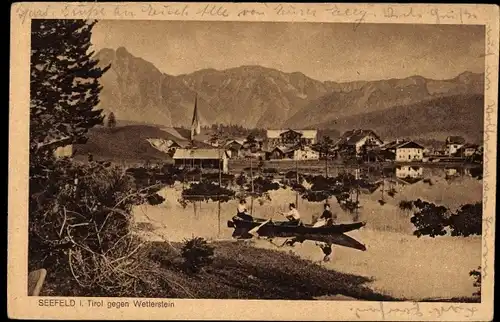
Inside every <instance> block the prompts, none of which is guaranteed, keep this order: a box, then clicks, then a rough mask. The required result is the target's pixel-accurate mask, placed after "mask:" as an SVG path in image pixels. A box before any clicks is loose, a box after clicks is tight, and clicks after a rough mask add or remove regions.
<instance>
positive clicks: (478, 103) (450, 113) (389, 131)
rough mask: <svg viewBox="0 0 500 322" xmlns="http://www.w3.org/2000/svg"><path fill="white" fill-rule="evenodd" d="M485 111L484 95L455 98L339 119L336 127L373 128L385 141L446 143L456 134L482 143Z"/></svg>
mask: <svg viewBox="0 0 500 322" xmlns="http://www.w3.org/2000/svg"><path fill="white" fill-rule="evenodd" d="M483 109H484V96H483V95H478V94H462V95H453V96H447V97H440V98H435V99H430V100H427V101H423V102H418V103H414V104H410V105H403V106H394V107H392V108H389V109H385V110H381V111H374V112H369V113H364V114H360V115H353V116H349V117H344V118H339V119H338V120H337V121H336V123H335V126H336V128H338V129H341V130H343V131H345V130H348V129H352V128H367V129H373V130H374V131H375V132H376V133H378V134H379V135H380V136H381V137H382V138H384V140H388V139H391V138H397V137H399V138H401V137H407V138H413V139H429V138H434V139H439V140H444V139H445V138H446V136H447V135H452V134H454V135H461V136H464V137H465V138H466V139H467V140H468V141H470V142H477V143H479V142H481V141H482V138H483V131H482V130H483V123H484V112H483ZM330 124H331V123H330V122H329V121H327V122H323V123H318V124H316V125H315V126H316V127H318V128H328V127H329V126H330Z"/></svg>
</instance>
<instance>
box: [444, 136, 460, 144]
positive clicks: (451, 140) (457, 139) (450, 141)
mask: <svg viewBox="0 0 500 322" xmlns="http://www.w3.org/2000/svg"><path fill="white" fill-rule="evenodd" d="M446 143H447V144H464V143H465V139H464V138H463V137H461V136H449V137H447V138H446Z"/></svg>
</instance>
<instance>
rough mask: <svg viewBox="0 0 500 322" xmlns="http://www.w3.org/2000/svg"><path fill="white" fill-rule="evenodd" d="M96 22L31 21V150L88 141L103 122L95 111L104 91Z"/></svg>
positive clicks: (39, 151) (48, 150)
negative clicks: (95, 37)
mask: <svg viewBox="0 0 500 322" xmlns="http://www.w3.org/2000/svg"><path fill="white" fill-rule="evenodd" d="M94 24H95V22H88V21H86V20H67V19H62V20H61V19H51V20H40V19H34V20H33V21H32V24H31V71H30V72H31V74H30V153H31V155H38V156H39V155H40V154H42V153H45V154H47V153H51V152H52V151H53V149H54V148H57V147H58V146H64V145H67V144H74V143H85V142H86V140H87V136H86V134H87V132H88V130H89V129H90V128H92V127H94V126H95V125H98V124H102V121H103V118H104V117H103V115H102V114H101V112H102V110H98V109H94V107H95V106H96V105H97V104H98V103H99V93H100V91H101V89H102V87H101V85H100V84H99V79H100V77H101V76H102V75H103V74H104V73H105V72H106V71H107V70H108V69H109V66H107V67H106V68H100V67H98V62H97V61H95V60H93V59H92V56H93V54H94V53H93V52H89V48H90V45H91V44H90V38H91V35H92V28H93V27H94Z"/></svg>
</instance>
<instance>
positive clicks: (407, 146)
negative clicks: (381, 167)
mask: <svg viewBox="0 0 500 322" xmlns="http://www.w3.org/2000/svg"><path fill="white" fill-rule="evenodd" d="M423 158H424V147H423V146H421V145H420V144H418V143H415V142H413V141H409V142H404V143H402V144H400V145H398V146H397V147H396V162H412V161H422V160H423Z"/></svg>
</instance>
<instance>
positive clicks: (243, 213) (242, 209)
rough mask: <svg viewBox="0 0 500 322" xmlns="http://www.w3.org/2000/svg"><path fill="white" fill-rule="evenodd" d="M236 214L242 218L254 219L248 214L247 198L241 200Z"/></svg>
mask: <svg viewBox="0 0 500 322" xmlns="http://www.w3.org/2000/svg"><path fill="white" fill-rule="evenodd" d="M236 216H238V217H239V218H241V219H243V220H247V221H253V217H252V216H251V215H249V214H248V210H247V202H246V200H245V199H241V200H240V202H239V204H238V209H237V212H236Z"/></svg>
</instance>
